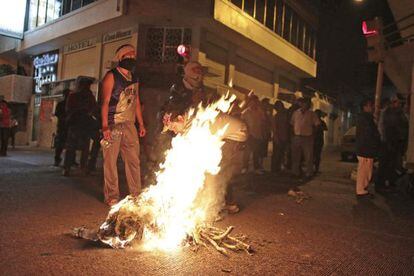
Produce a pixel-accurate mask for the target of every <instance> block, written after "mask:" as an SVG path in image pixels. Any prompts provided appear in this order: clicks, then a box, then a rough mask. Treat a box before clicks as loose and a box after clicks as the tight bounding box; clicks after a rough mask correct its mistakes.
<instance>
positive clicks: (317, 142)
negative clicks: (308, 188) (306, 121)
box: [313, 109, 328, 174]
mask: <svg viewBox="0 0 414 276" xmlns="http://www.w3.org/2000/svg"><path fill="white" fill-rule="evenodd" d="M315 113H316V116H318V118H319V120H320V121H321V123H320V125H318V126H316V127H315V138H314V141H313V145H314V147H313V164H314V166H315V174H318V173H319V165H320V163H321V155H322V149H323V145H324V132H325V131H327V130H328V127H327V126H326V123H325V121H324V120H323V117H325V116H326V113H325V112H323V111H322V110H319V109H317V110H315Z"/></svg>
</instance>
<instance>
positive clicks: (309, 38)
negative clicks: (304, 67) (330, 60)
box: [229, 0, 316, 59]
mask: <svg viewBox="0 0 414 276" xmlns="http://www.w3.org/2000/svg"><path fill="white" fill-rule="evenodd" d="M229 1H230V2H231V3H232V4H234V5H235V6H237V7H238V8H240V9H241V10H242V11H243V12H245V13H246V14H248V15H250V16H251V17H253V18H254V19H255V20H257V21H258V22H260V23H261V24H263V25H264V26H266V27H267V28H268V29H270V30H272V31H273V32H274V33H276V34H277V35H279V36H281V37H283V38H284V39H285V40H287V41H288V42H289V43H291V44H292V45H294V46H296V47H297V48H299V49H300V50H301V51H302V52H304V53H306V54H307V55H308V56H310V57H311V58H312V59H315V55H316V31H315V30H314V29H313V28H312V27H311V26H310V24H308V23H307V22H305V21H304V20H303V19H302V18H301V17H300V16H299V15H298V14H297V13H296V12H295V11H294V10H293V9H292V8H291V7H290V6H289V5H288V4H287V3H285V1H284V0H229Z"/></svg>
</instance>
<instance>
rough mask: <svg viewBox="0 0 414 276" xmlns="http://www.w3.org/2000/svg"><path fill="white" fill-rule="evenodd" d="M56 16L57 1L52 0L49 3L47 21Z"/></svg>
mask: <svg viewBox="0 0 414 276" xmlns="http://www.w3.org/2000/svg"><path fill="white" fill-rule="evenodd" d="M54 16H55V1H50V2H49V3H48V5H47V12H46V21H47V22H49V21H52V20H53V19H55V18H54Z"/></svg>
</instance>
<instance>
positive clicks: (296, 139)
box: [290, 98, 321, 178]
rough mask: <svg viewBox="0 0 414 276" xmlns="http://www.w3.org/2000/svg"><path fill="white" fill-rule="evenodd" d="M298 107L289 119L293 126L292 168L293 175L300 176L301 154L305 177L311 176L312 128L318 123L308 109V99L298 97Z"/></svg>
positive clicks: (309, 105)
mask: <svg viewBox="0 0 414 276" xmlns="http://www.w3.org/2000/svg"><path fill="white" fill-rule="evenodd" d="M299 106H300V108H299V109H298V110H296V111H295V112H294V113H293V115H292V118H291V120H290V124H291V125H292V128H293V138H292V145H291V147H292V170H293V173H294V175H295V176H297V177H300V164H301V156H303V158H304V163H305V167H306V171H305V178H310V177H312V176H313V141H314V133H313V131H314V128H315V127H317V126H318V125H320V123H321V122H320V120H319V118H318V116H316V114H315V112H313V111H311V110H310V107H311V102H310V99H304V98H302V99H300V100H299Z"/></svg>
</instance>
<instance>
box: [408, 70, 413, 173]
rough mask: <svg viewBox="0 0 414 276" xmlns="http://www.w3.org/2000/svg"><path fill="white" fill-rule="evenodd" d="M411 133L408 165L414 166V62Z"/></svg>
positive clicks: (410, 118) (410, 119)
mask: <svg viewBox="0 0 414 276" xmlns="http://www.w3.org/2000/svg"><path fill="white" fill-rule="evenodd" d="M410 95H411V97H410V99H411V102H410V117H409V124H410V134H409V138H408V150H407V165H408V166H409V167H411V168H414V63H413V64H412V68H411V93H410Z"/></svg>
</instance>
